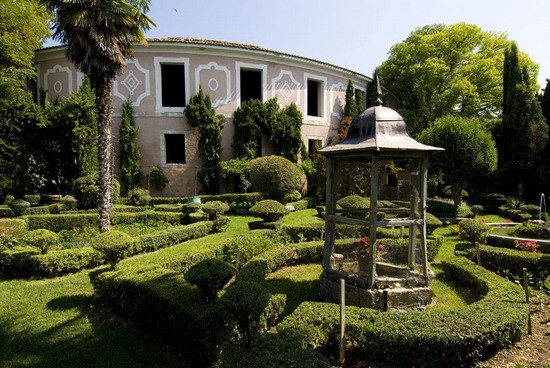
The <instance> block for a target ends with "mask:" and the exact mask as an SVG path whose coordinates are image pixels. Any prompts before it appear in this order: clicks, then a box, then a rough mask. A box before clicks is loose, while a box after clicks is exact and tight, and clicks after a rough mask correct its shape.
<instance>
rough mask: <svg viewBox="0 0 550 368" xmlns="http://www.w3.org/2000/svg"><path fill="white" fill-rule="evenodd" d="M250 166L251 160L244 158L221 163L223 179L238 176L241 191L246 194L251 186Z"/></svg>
mask: <svg viewBox="0 0 550 368" xmlns="http://www.w3.org/2000/svg"><path fill="white" fill-rule="evenodd" d="M249 165H250V160H248V159H246V158H244V157H241V158H235V159H233V160H228V161H222V162H220V167H221V169H222V175H223V177H224V178H225V179H227V178H228V177H229V175H234V176H237V177H238V186H239V189H240V190H241V191H242V192H243V193H246V191H247V190H248V188H250V185H251V184H250V178H249Z"/></svg>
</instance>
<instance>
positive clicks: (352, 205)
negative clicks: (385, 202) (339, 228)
mask: <svg viewBox="0 0 550 368" xmlns="http://www.w3.org/2000/svg"><path fill="white" fill-rule="evenodd" d="M336 204H337V205H338V206H340V207H341V208H342V215H343V216H347V217H354V218H359V219H367V218H369V211H368V210H369V209H370V200H369V199H368V198H365V197H362V196H360V195H357V194H352V195H349V196H346V197H343V198H340V199H339V200H338V201H337V202H336Z"/></svg>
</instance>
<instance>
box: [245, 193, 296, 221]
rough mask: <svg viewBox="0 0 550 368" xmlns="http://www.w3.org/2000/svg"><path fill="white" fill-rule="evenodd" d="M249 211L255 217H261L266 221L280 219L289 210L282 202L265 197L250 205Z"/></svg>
mask: <svg viewBox="0 0 550 368" xmlns="http://www.w3.org/2000/svg"><path fill="white" fill-rule="evenodd" d="M248 213H249V214H251V215H252V216H254V217H260V218H262V219H263V220H264V221H266V222H275V221H280V220H281V219H282V218H283V217H284V216H285V215H286V214H288V210H287V209H286V207H285V206H283V205H282V204H281V203H279V202H277V201H275V200H273V199H264V200H263V201H259V202H258V203H256V204H255V205H254V206H252V207H250V209H249V210H248Z"/></svg>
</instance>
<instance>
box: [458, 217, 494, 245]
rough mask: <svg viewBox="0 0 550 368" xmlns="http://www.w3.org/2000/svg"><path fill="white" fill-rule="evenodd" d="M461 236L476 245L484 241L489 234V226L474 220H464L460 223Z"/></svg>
mask: <svg viewBox="0 0 550 368" xmlns="http://www.w3.org/2000/svg"><path fill="white" fill-rule="evenodd" d="M458 228H459V231H460V236H461V237H463V238H465V239H468V240H470V241H471V242H472V244H474V245H475V243H477V242H479V241H481V240H483V239H484V238H485V237H486V236H487V233H488V232H489V225H487V224H486V223H484V222H480V221H477V220H474V219H464V220H462V221H460V222H459V223H458Z"/></svg>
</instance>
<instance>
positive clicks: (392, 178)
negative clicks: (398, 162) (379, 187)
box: [388, 174, 397, 187]
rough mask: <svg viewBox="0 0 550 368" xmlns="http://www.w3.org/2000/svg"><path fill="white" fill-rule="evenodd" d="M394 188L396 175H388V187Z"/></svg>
mask: <svg viewBox="0 0 550 368" xmlns="http://www.w3.org/2000/svg"><path fill="white" fill-rule="evenodd" d="M396 186H397V175H395V174H388V187H396Z"/></svg>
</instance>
